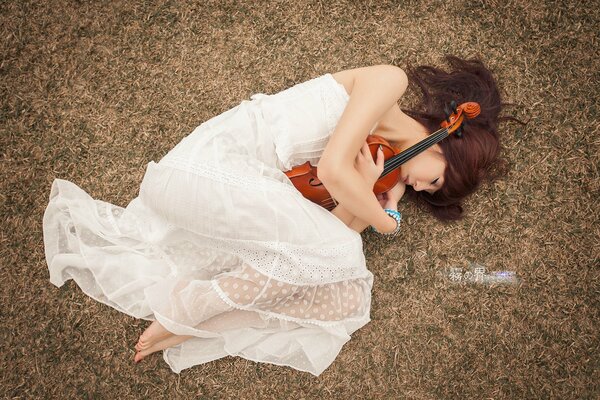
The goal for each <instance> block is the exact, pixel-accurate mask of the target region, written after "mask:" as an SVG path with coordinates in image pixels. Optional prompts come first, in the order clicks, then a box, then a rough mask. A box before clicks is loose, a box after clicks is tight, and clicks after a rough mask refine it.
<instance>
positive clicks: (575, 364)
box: [0, 0, 600, 399]
mask: <svg viewBox="0 0 600 400" xmlns="http://www.w3.org/2000/svg"><path fill="white" fill-rule="evenodd" d="M599 14H600V13H599V11H598V4H597V3H596V2H593V1H580V2H575V1H567V0H564V1H540V2H537V1H527V0H506V1H502V0H479V1H466V0H446V1H441V0H429V1H427V0H424V1H419V0H406V1H394V2H392V1H304V0H300V1H272V2H267V1H243V2H238V1H231V0H228V1H215V0H212V1H204V2H197V3H194V2H191V1H162V0H161V1H156V2H137V1H122V0H117V1H66V0H62V1H61V0H47V1H28V0H23V1H14V0H13V1H0V34H1V40H0V51H1V54H2V61H1V64H0V77H1V81H0V91H1V96H0V107H1V108H0V157H1V158H0V160H1V164H0V165H1V167H2V169H1V171H2V172H1V180H0V185H1V187H0V201H1V208H0V213H1V221H0V223H1V226H2V228H1V232H2V233H1V236H0V239H1V247H0V252H1V253H0V260H1V263H2V264H1V270H0V279H1V282H2V284H1V285H0V302H1V303H0V306H1V307H0V313H1V314H0V316H1V318H0V332H1V337H0V342H1V347H0V362H1V366H0V385H1V387H0V397H2V398H19V399H20V398H60V399H70V398H107V399H117V398H119V399H126V398H152V399H155V398H166V399H175V398H176V399H179V398H181V399H186V398H218V399H228V398H244V399H245V398H248V399H288V398H289V399H302V398H303V399H317V398H319V399H320V398H332V399H347V398H365V399H549V398H551V399H596V398H598V397H599V396H600V383H599V380H600V372H599V371H600V362H599V359H600V351H599V343H600V341H599V334H598V322H599V296H600V293H599V283H600V277H599V264H600V263H599V230H600V228H599V224H598V220H599V214H600V213H599V211H598V195H599V182H600V179H599V171H598V167H599V165H600V164H599V154H600V151H599V147H600V146H599V144H600V141H599V139H598V135H599V133H600V132H599V129H598V104H599V100H600V99H599V97H600V96H599V94H598V89H599V85H598V82H600V76H599V70H600V68H599V67H600V63H599V59H600V51H599V48H600V47H599V43H598V26H599V22H600V18H599ZM445 54H455V55H458V56H461V57H471V56H479V57H481V59H482V60H484V61H485V62H486V64H487V65H488V66H489V67H490V68H491V69H492V71H493V72H494V73H495V75H496V77H497V79H498V82H499V84H500V86H501V89H502V95H503V98H504V101H506V102H510V103H513V105H512V106H510V107H507V108H506V110H505V114H507V115H508V114H510V115H514V116H515V117H517V118H520V119H522V120H525V121H527V120H529V124H528V125H526V126H521V125H519V124H516V123H514V122H506V123H503V124H502V125H501V129H500V132H501V135H502V138H503V145H504V150H503V156H504V157H505V158H506V159H507V160H508V161H509V162H510V172H509V174H508V175H507V176H506V177H505V178H503V179H501V180H499V181H497V182H495V183H493V184H487V185H484V186H483V187H482V189H481V190H480V191H479V192H478V193H476V194H475V195H473V196H472V197H470V198H469V199H468V201H467V202H466V203H465V210H466V213H467V216H466V218H465V219H464V220H462V221H459V222H455V223H450V224H441V223H439V222H437V221H435V220H434V219H433V217H431V216H430V215H429V214H427V213H425V212H424V211H423V210H420V209H418V208H416V207H415V206H414V205H412V204H411V203H408V202H406V201H403V202H402V203H401V204H400V207H401V210H402V211H403V213H404V218H405V221H404V222H405V224H404V233H403V235H402V236H401V238H400V239H399V240H397V241H395V242H392V243H390V242H388V241H384V240H382V239H381V238H380V237H378V236H377V235H375V234H373V233H371V232H367V231H365V232H364V233H363V239H364V243H365V246H364V248H365V255H366V258H367V265H368V267H369V269H370V270H371V271H372V272H373V274H374V275H375V282H374V287H373V304H372V311H371V318H372V321H371V322H370V323H369V324H367V325H366V326H365V327H363V328H362V329H360V330H358V331H357V332H355V333H354V334H353V336H352V340H350V341H349V342H348V343H346V345H345V346H344V347H343V349H342V352H341V353H340V354H339V356H338V358H337V359H336V360H335V362H334V363H333V364H332V365H331V366H330V367H329V368H328V369H327V370H325V372H324V373H323V374H322V375H321V376H319V377H315V376H313V375H311V374H308V373H304V372H299V371H296V370H293V369H291V368H288V367H280V366H276V365H271V364H259V363H255V362H252V361H248V360H245V359H242V358H237V357H226V358H224V359H221V360H217V361H215V362H211V363H208V364H203V365H200V366H196V367H193V368H191V369H187V370H184V371H183V372H182V373H181V374H179V375H178V374H175V373H173V372H171V370H170V369H169V367H168V366H167V364H166V363H165V362H164V361H163V360H162V356H161V355H160V353H159V354H155V355H152V356H150V357H148V358H147V359H146V360H144V362H142V363H140V364H139V365H136V364H134V363H133V355H134V349H133V345H134V344H135V342H136V340H137V338H138V336H139V334H140V333H141V332H142V331H143V329H144V328H145V327H146V326H147V322H145V321H142V320H135V319H133V318H131V317H128V316H126V315H124V314H120V313H118V312H117V311H115V310H113V309H112V308H109V307H107V306H105V305H102V304H100V303H97V302H95V301H94V300H92V299H90V298H88V297H87V296H85V295H84V294H83V293H82V292H81V291H80V290H79V288H78V287H77V286H76V285H75V284H74V283H73V282H72V281H70V282H69V283H67V284H65V285H64V286H63V287H62V288H60V289H58V288H56V287H55V286H53V285H52V284H51V283H50V282H49V280H48V278H49V277H48V270H47V266H46V262H45V259H44V252H43V238H42V226H41V223H42V215H43V212H44V209H45V206H46V204H47V202H48V195H49V190H50V185H51V183H52V180H53V179H54V178H61V179H67V180H70V181H72V182H75V183H76V184H77V185H79V186H80V187H82V188H83V189H84V190H86V191H87V192H88V193H89V194H90V195H91V196H92V197H94V198H96V199H101V200H104V201H107V202H110V203H113V204H116V205H120V206H123V207H124V206H126V205H127V204H128V203H129V201H130V200H131V199H133V198H134V197H135V196H137V194H138V189H139V184H140V182H141V178H142V176H143V174H144V171H145V167H146V164H147V163H148V162H149V161H150V160H155V161H158V160H159V159H160V158H161V157H162V156H163V155H164V154H166V152H167V151H168V150H169V149H171V148H172V147H173V146H174V145H175V144H177V143H178V142H179V141H180V140H181V139H182V138H183V137H185V136H186V135H187V134H189V133H190V132H191V131H192V130H193V129H194V128H195V127H196V126H197V125H199V124H200V123H201V122H203V121H205V120H207V119H209V118H211V117H212V116H215V115H217V114H220V113H222V112H224V111H226V110H228V109H229V108H231V107H233V106H235V105H237V104H239V102H240V101H242V100H244V99H248V98H249V96H250V95H251V94H253V93H259V92H261V93H275V92H277V91H280V90H282V89H284V88H287V87H289V86H292V85H293V84H295V83H299V82H302V81H305V80H308V79H310V78H313V77H316V76H318V75H321V74H323V73H326V72H335V71H338V70H341V69H347V68H354V67H358V66H365V65H372V64H378V63H392V64H395V65H398V66H400V67H403V68H404V67H406V66H407V65H408V63H411V64H415V65H416V64H432V65H436V66H445V64H444V63H443V56H444V55H445ZM415 99H416V93H415V92H414V91H413V90H412V89H411V91H410V92H409V93H407V95H406V97H405V98H403V99H402V100H401V105H402V106H403V107H408V106H410V104H411V103H412V102H414V101H415ZM471 262H475V263H478V264H481V265H484V266H485V267H486V268H487V270H488V271H498V270H507V271H514V272H515V273H516V274H517V275H518V277H519V278H520V279H521V283H520V285H493V286H486V285H482V284H479V283H473V282H466V283H464V282H463V283H460V282H453V281H452V280H450V279H448V277H446V276H444V274H443V272H444V271H447V270H448V269H449V268H462V269H463V270H466V268H467V267H468V265H469V263H471Z"/></svg>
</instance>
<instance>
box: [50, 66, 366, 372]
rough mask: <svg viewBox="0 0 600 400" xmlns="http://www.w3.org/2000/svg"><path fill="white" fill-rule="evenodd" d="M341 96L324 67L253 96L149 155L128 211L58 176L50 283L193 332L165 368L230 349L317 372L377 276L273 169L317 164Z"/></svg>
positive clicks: (338, 227)
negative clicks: (69, 284)
mask: <svg viewBox="0 0 600 400" xmlns="http://www.w3.org/2000/svg"><path fill="white" fill-rule="evenodd" d="M347 101H348V95H347V93H346V91H345V89H344V88H343V86H342V85H340V84H339V83H337V82H336V81H335V79H333V77H332V76H331V75H330V74H325V75H322V76H319V77H317V78H314V79H311V80H309V81H306V82H303V83H300V84H297V85H295V86H293V87H291V88H289V89H286V90H284V91H282V92H279V93H276V94H271V95H266V94H262V93H258V94H255V95H253V96H252V97H251V100H244V101H242V102H241V103H240V104H239V105H238V106H236V107H234V108H232V109H230V110H228V111H226V112H224V113H223V114H220V115H218V116H216V117H214V118H212V119H210V120H208V121H206V122H204V123H202V124H201V125H200V126H198V127H197V128H196V129H194V131H193V132H192V133H191V134H189V135H188V136H186V137H185V138H184V139H183V140H182V141H181V142H180V143H178V144H177V145H176V146H175V147H174V148H173V149H172V150H171V151H169V152H168V153H167V154H166V155H165V156H164V157H163V158H162V159H161V160H160V161H159V162H158V163H156V162H154V161H150V162H149V163H148V164H147V166H146V172H145V175H144V177H143V180H142V183H141V185H140V190H139V195H138V196H137V197H135V198H134V199H133V200H132V201H131V202H130V203H129V204H128V205H127V206H126V207H125V208H123V207H119V206H116V205H113V204H111V203H108V202H105V201H102V200H97V199H93V198H91V197H90V196H89V195H88V194H87V193H86V192H85V191H84V190H83V189H81V188H80V187H79V186H77V185H76V184H74V183H72V182H69V181H67V180H63V179H55V180H54V182H53V183H52V187H51V189H50V196H49V197H50V201H49V204H48V206H47V208H46V211H45V213H44V219H43V232H44V245H45V252H46V260H47V263H48V268H49V272H50V281H51V282H52V283H53V284H55V285H56V286H62V285H63V284H64V283H65V282H66V281H67V280H69V279H72V280H74V281H75V282H76V283H77V285H78V286H79V287H80V288H81V289H82V290H83V292H84V293H86V294H87V295H89V296H90V297H92V298H94V299H95V300H97V301H100V302H102V303H104V304H107V305H109V306H111V307H113V308H115V309H117V310H119V311H121V312H123V313H126V314H128V315H130V316H133V317H136V318H142V319H146V320H158V321H159V322H160V323H161V324H162V325H163V326H165V328H167V329H168V330H169V331H171V332H173V333H175V334H178V335H191V336H193V337H192V338H191V339H189V340H186V341H185V342H183V343H181V344H179V345H177V346H175V347H172V348H169V349H166V350H164V351H163V356H164V359H165V361H166V362H167V363H168V365H169V366H170V367H171V369H172V370H173V371H175V372H180V371H181V370H183V369H185V368H189V367H192V366H194V365H197V364H202V363H206V362H209V361H212V360H215V359H218V358H222V357H225V356H238V357H243V358H245V359H248V360H252V361H256V362H266V363H272V364H277V365H284V366H289V367H292V368H295V369H297V370H301V371H306V372H309V373H312V374H314V375H317V376H318V375H320V374H321V373H322V372H323V371H324V370H325V369H326V368H327V367H328V366H329V365H331V363H333V361H334V360H335V358H336V357H337V355H338V354H339V352H340V351H341V350H342V346H343V345H344V343H346V342H347V341H348V340H349V339H350V334H352V333H353V332H354V331H356V330H357V329H359V328H361V327H362V326H364V325H365V324H367V323H368V322H369V321H370V318H369V314H370V305H371V289H372V283H373V275H372V274H371V272H370V271H369V270H368V269H367V268H366V265H365V258H364V255H363V249H362V241H361V236H360V234H358V233H357V232H355V231H353V230H351V229H349V228H348V227H347V226H346V225H345V224H344V223H343V222H341V221H340V220H339V219H338V218H337V217H335V216H334V215H333V214H331V213H330V212H329V211H327V210H326V209H324V208H322V207H320V206H318V205H316V204H314V203H312V202H310V201H308V200H307V199H305V198H304V197H303V196H302V195H301V194H300V193H299V192H298V191H297V190H296V189H295V188H294V186H293V185H292V183H291V182H290V181H289V179H288V178H287V177H286V176H285V174H284V172H283V171H287V170H289V169H291V168H292V167H293V166H295V165H299V164H302V163H304V162H306V161H311V163H312V164H313V165H317V163H318V159H319V157H320V154H321V153H322V151H323V150H324V148H325V145H326V144H327V140H328V139H329V137H330V135H331V133H332V131H333V129H334V128H335V125H336V122H337V120H338V119H339V117H340V116H341V113H342V112H343V110H344V107H345V104H346V102H347Z"/></svg>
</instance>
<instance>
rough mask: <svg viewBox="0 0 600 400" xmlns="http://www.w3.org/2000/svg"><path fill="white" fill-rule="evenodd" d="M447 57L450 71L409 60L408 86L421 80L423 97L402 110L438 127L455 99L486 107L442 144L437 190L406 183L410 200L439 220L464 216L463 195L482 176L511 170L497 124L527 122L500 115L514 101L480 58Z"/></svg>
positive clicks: (486, 177)
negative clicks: (442, 163)
mask: <svg viewBox="0 0 600 400" xmlns="http://www.w3.org/2000/svg"><path fill="white" fill-rule="evenodd" d="M445 58H446V60H447V62H448V63H449V64H450V66H451V70H450V71H449V72H446V71H444V70H442V69H439V68H435V67H432V66H429V65H421V66H417V67H414V68H413V67H411V66H410V65H409V67H408V68H407V69H406V74H407V76H408V80H409V85H416V86H417V87H418V88H419V89H420V91H421V94H422V97H421V100H420V103H419V104H418V105H417V106H416V107H415V109H412V110H407V109H402V111H403V112H404V113H405V114H407V115H409V116H411V117H412V118H414V119H415V120H417V121H418V122H420V123H421V124H422V125H423V126H425V127H426V128H427V129H428V131H429V132H435V131H437V130H438V129H440V122H441V121H442V120H444V119H445V118H446V114H445V112H444V106H445V105H447V104H449V103H450V102H451V101H452V100H454V101H455V102H456V104H458V105H459V104H461V103H464V102H467V101H475V102H477V103H479V105H480V107H481V114H480V115H479V116H478V117H476V118H474V119H472V120H465V123H464V124H463V134H462V137H458V136H456V135H454V134H452V135H450V136H449V137H447V138H445V139H443V140H442V141H441V142H439V143H438V144H439V146H440V147H441V149H442V151H443V153H444V156H445V158H446V162H447V167H446V170H445V172H444V180H445V181H444V182H445V183H444V185H443V186H442V187H441V188H440V189H438V190H437V191H436V192H435V193H434V194H429V193H428V192H426V191H415V190H413V189H412V187H410V186H407V188H406V195H407V198H408V199H409V200H412V201H414V202H415V203H417V204H418V205H419V206H425V207H426V208H427V209H429V211H430V212H431V213H432V214H433V215H434V217H436V218H437V219H438V220H440V221H451V220H459V219H462V218H463V217H464V215H463V207H462V200H463V199H464V198H465V197H467V196H468V195H470V194H472V193H473V192H475V191H476V190H477V188H479V186H480V185H481V183H482V182H483V181H488V182H493V181H494V180H496V179H498V178H500V177H502V176H504V175H505V174H506V173H507V172H508V168H509V164H508V162H507V161H506V160H505V159H501V158H500V157H499V153H500V151H501V150H502V146H501V143H500V136H499V134H498V124H499V123H500V122H501V121H504V120H513V121H516V122H519V123H521V124H525V123H523V122H522V121H520V120H518V119H516V118H514V117H512V116H505V117H500V116H499V114H500V111H501V109H502V107H503V106H506V105H509V104H511V103H502V100H501V98H500V93H499V91H498V86H497V84H496V80H495V79H494V77H493V76H492V73H491V71H489V70H488V69H487V68H486V67H485V65H484V64H483V62H481V61H480V60H479V59H477V58H473V59H461V58H458V57H455V56H446V57H445Z"/></svg>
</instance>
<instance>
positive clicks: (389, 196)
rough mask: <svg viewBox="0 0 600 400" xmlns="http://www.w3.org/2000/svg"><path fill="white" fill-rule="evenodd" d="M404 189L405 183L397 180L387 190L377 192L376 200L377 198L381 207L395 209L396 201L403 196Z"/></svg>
mask: <svg viewBox="0 0 600 400" xmlns="http://www.w3.org/2000/svg"><path fill="white" fill-rule="evenodd" d="M405 190H406V185H405V184H404V183H403V182H401V181H398V183H396V185H395V186H394V187H393V188H391V189H390V190H388V191H387V192H385V193H380V194H378V195H377V200H379V204H381V207H382V208H391V209H397V208H398V202H399V201H400V199H401V198H402V196H404V191H405Z"/></svg>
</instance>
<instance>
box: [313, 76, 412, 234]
mask: <svg viewBox="0 0 600 400" xmlns="http://www.w3.org/2000/svg"><path fill="white" fill-rule="evenodd" d="M407 86H408V80H407V77H406V74H405V73H404V71H402V70H401V69H400V68H398V67H395V66H392V65H375V66H372V67H366V68H359V69H358V70H357V72H356V75H355V77H354V82H353V86H352V87H353V88H352V93H351V94H350V99H349V100H348V103H347V105H346V108H345V110H344V112H343V114H342V116H341V117H340V120H339V121H338V124H337V126H336V128H335V130H334V131H333V133H332V135H331V137H330V139H329V142H328V143H327V146H326V147H325V150H324V151H323V154H322V156H321V158H320V159H319V168H318V169H317V173H318V175H319V179H320V180H321V182H322V183H323V184H324V185H325V187H326V188H327V190H328V191H329V193H330V194H331V195H332V197H333V198H335V199H336V200H337V201H338V202H339V203H340V204H342V205H343V206H344V207H345V208H346V210H347V211H348V212H349V213H350V214H352V215H354V216H356V217H357V218H359V219H360V220H361V221H364V222H365V223H368V225H373V226H374V227H375V228H376V229H377V230H378V231H379V232H391V231H393V230H394V229H395V227H396V222H395V221H394V220H393V219H392V218H390V216H389V215H388V214H387V213H386V212H385V211H383V209H382V208H381V205H380V204H379V202H378V201H377V198H376V197H375V194H374V193H373V188H372V187H369V185H368V184H367V183H366V182H365V180H364V179H363V178H362V176H361V175H360V174H359V173H358V171H357V170H356V169H355V168H354V158H355V155H356V154H357V153H358V152H359V150H360V149H361V147H362V146H363V145H364V143H365V142H366V139H367V136H368V133H369V129H370V128H371V127H372V126H373V124H374V123H375V122H376V121H378V120H379V119H380V118H381V117H382V116H383V114H384V113H385V112H386V111H387V110H389V109H390V107H392V106H393V105H394V104H395V103H396V102H397V101H398V99H399V98H400V97H401V96H402V94H403V93H404V91H405V90H406V87H407Z"/></svg>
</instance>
